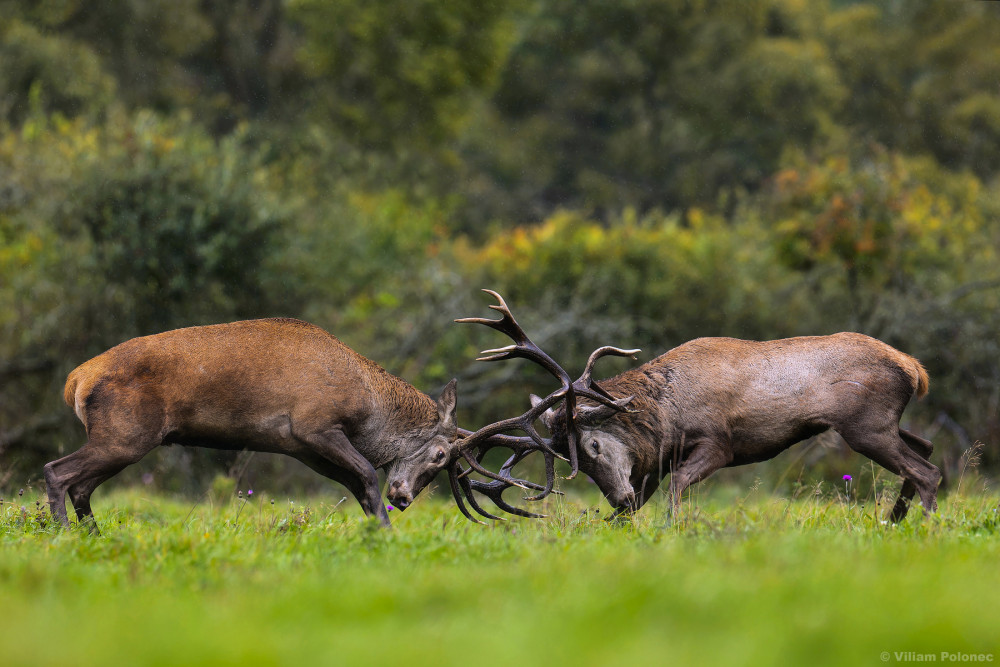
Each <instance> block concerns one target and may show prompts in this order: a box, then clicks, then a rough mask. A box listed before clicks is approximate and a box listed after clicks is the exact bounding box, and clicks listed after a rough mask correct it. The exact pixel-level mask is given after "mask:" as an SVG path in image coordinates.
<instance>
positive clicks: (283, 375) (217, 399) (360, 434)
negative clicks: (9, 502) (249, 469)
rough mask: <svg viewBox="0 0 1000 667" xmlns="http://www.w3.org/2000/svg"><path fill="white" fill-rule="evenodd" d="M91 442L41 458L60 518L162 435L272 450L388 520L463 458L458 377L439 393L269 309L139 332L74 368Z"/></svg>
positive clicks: (70, 385)
mask: <svg viewBox="0 0 1000 667" xmlns="http://www.w3.org/2000/svg"><path fill="white" fill-rule="evenodd" d="M65 399H66V403H67V404H68V405H69V406H70V407H71V408H73V410H74V411H75V412H76V415H77V417H79V419H80V421H81V422H83V426H84V428H85V429H86V431H87V442H86V444H85V445H84V446H83V447H82V448H80V449H79V450H77V451H76V452H73V453H72V454H70V455H69V456H65V457H63V458H61V459H58V460H56V461H52V462H51V463H48V464H46V466H45V482H46V485H47V487H48V499H49V506H50V508H51V511H52V515H53V516H54V517H57V518H58V519H59V520H60V521H61V522H62V523H63V524H64V525H67V526H68V525H69V518H68V517H67V515H66V500H65V499H66V493H67V492H68V493H69V497H70V500H71V501H72V503H73V507H74V509H75V510H76V514H77V517H78V518H79V520H80V521H81V522H82V521H84V520H88V519H89V520H90V522H91V526H92V527H94V528H95V529H96V527H95V526H94V524H93V512H92V510H91V508H90V496H91V494H92V493H93V492H94V489H96V488H97V487H98V485H100V484H102V483H103V482H105V481H107V480H108V479H110V478H111V477H113V476H114V475H116V474H117V473H119V472H121V470H123V469H124V468H125V467H126V466H128V465H130V464H132V463H135V462H136V461H138V460H139V459H141V458H142V457H143V456H145V455H146V454H147V453H149V452H150V451H151V450H152V449H154V448H155V447H157V446H160V445H171V444H180V445H199V446H204V447H210V448H215V449H231V450H243V449H247V450H251V451H259V452H276V453H282V454H287V455H289V456H293V457H295V458H296V459H298V460H300V461H302V462H303V463H305V464H306V465H308V466H309V467H310V468H312V469H313V470H315V471H316V472H318V473H320V474H321V475H324V476H326V477H329V478H330V479H333V480H335V481H337V482H340V483H341V484H343V485H344V486H346V487H347V488H348V489H349V490H350V491H351V493H352V494H353V495H354V497H355V498H357V500H358V502H359V503H360V504H361V507H362V509H363V510H364V512H365V514H366V515H368V516H374V517H378V519H379V520H380V521H381V523H382V524H383V525H386V526H388V525H389V516H388V514H387V513H386V509H385V507H384V506H383V504H382V501H381V499H380V495H379V489H378V477H377V475H376V472H375V470H376V468H387V485H388V493H387V495H388V498H389V500H390V502H392V503H393V504H394V505H395V506H397V507H399V508H400V509H404V508H406V506H407V505H409V504H410V502H412V500H413V497H414V496H415V495H416V494H417V493H419V492H420V490H421V489H422V488H423V487H424V486H426V485H427V484H428V483H429V482H430V481H431V480H432V479H433V478H434V476H435V475H436V474H437V472H439V471H440V470H442V469H444V468H445V467H446V466H448V465H449V464H450V463H451V462H452V461H453V460H454V458H455V457H456V456H457V454H456V453H455V450H456V448H457V446H456V439H457V437H458V430H457V427H456V424H455V404H456V392H455V381H454V380H452V381H451V382H450V383H449V384H448V386H446V387H445V389H444V391H443V392H442V394H441V397H440V398H439V399H438V400H437V402H435V401H434V400H432V399H431V398H430V397H429V396H427V395H425V394H423V393H421V392H420V391H417V390H416V389H414V388H413V387H412V386H411V385H409V384H407V383H406V382H404V381H403V380H401V379H399V378H397V377H394V376H392V375H390V374H389V373H387V372H386V371H385V370H383V369H382V368H381V367H380V366H378V365H377V364H375V363H374V362H372V361H370V360H368V359H366V358H365V357H362V356H361V355H359V354H357V353H356V352H354V351H353V350H351V349H350V348H348V347H347V346H346V345H344V344H343V343H341V342H340V341H339V340H338V339H337V338H335V337H334V336H332V335H331V334H329V333H327V332H326V331H324V330H323V329H321V328H319V327H317V326H314V325H312V324H308V323H306V322H302V321H299V320H293V319H263V320H251V321H245V322H233V323H231V324H216V325H212V326H200V327H191V328H187V329H177V330H174V331H167V332H165V333H161V334H156V335H152V336H144V337H141V338H133V339H132V340H129V341H126V342H124V343H122V344H120V345H118V346H116V347H113V348H111V349H110V350H108V351H107V352H104V353H103V354H101V355H98V356H97V357H94V358H93V359H91V360H90V361H88V362H86V363H84V364H82V365H81V366H79V367H77V368H76V369H75V370H74V371H73V372H71V373H70V374H69V378H68V379H67V380H66V389H65Z"/></svg>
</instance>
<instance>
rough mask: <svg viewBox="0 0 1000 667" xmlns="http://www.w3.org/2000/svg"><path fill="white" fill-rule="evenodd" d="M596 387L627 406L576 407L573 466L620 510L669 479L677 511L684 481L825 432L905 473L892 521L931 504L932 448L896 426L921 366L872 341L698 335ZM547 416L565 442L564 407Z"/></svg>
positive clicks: (921, 376) (920, 386) (919, 381)
mask: <svg viewBox="0 0 1000 667" xmlns="http://www.w3.org/2000/svg"><path fill="white" fill-rule="evenodd" d="M600 385H601V386H602V387H603V388H604V389H605V390H606V391H607V392H608V393H609V394H611V396H613V397H615V398H616V399H618V400H617V402H618V403H619V405H621V406H625V405H627V406H628V408H630V409H631V410H633V411H634V412H628V413H624V412H621V411H616V410H613V409H610V408H608V407H606V406H594V405H592V404H591V405H586V404H583V403H581V405H580V407H579V410H578V415H577V420H576V421H577V424H578V428H579V432H580V448H581V451H582V454H581V455H580V469H581V470H583V471H584V472H585V473H587V474H589V475H590V476H591V477H592V478H593V479H594V481H595V482H597V484H598V485H599V486H600V488H601V490H602V492H603V493H604V494H605V496H606V497H607V498H608V500H609V501H610V502H611V504H612V505H613V506H614V507H615V508H616V509H617V510H618V511H619V513H621V512H628V511H633V510H636V509H638V508H640V507H642V506H643V504H645V502H646V501H647V500H648V499H649V498H650V497H651V496H652V494H653V493H654V492H655V491H656V489H657V487H658V486H659V484H660V481H661V479H663V477H664V476H666V475H667V474H670V475H671V479H670V498H671V507H672V508H673V509H676V507H677V505H678V503H679V502H680V496H681V493H682V492H683V491H684V490H685V489H686V488H687V487H688V486H689V485H691V484H693V483H695V482H698V481H701V480H703V479H705V478H706V477H708V476H709V475H711V474H712V473H713V472H715V471H716V470H718V469H720V468H723V467H729V466H738V465H744V464H747V463H753V462H756V461H764V460H767V459H770V458H772V457H774V456H776V455H777V454H779V453H780V452H782V451H784V450H786V449H787V448H789V447H790V446H792V445H793V444H795V443H797V442H800V441H802V440H805V439H806V438H809V437H810V436H813V435H817V434H819V433H821V432H823V431H826V430H827V429H833V430H834V431H836V432H837V433H839V434H840V435H841V436H842V437H843V438H844V440H845V441H846V442H847V444H848V445H849V446H850V447H851V448H852V449H854V450H855V451H857V452H860V453H862V454H864V455H865V456H867V457H868V458H870V459H871V460H873V461H875V462H876V463H878V464H879V465H881V466H882V467H884V468H886V469H887V470H889V471H890V472H892V473H894V474H898V475H900V476H902V477H903V487H902V490H901V492H900V497H899V500H898V501H897V502H896V505H895V506H894V508H893V511H892V515H891V518H892V520H893V521H899V520H901V519H902V518H903V517H904V516H905V515H906V512H907V509H908V505H909V501H910V500H911V499H912V498H913V495H914V493H915V492H917V493H919V494H920V499H921V502H922V504H923V506H924V508H925V510H927V511H935V510H936V508H937V501H936V493H937V486H938V484H939V482H940V480H941V473H940V471H939V470H938V469H937V467H935V466H934V465H932V464H931V463H929V462H928V460H927V459H928V458H929V457H930V454H931V451H932V449H933V447H932V445H931V443H930V442H928V441H927V440H924V439H923V438H920V437H918V436H916V435H914V434H912V433H910V432H908V431H905V430H903V429H902V428H900V427H899V420H900V417H901V416H902V414H903V410H904V409H905V408H906V405H907V403H908V402H909V400H910V399H911V397H913V396H914V395H916V396H917V397H922V396H923V395H924V394H926V393H927V387H928V378H927V373H926V371H925V370H924V368H923V366H921V364H920V362H919V361H917V360H916V359H914V358H913V357H911V356H909V355H906V354H904V353H902V352H900V351H899V350H896V349H895V348H893V347H891V346H889V345H887V344H885V343H883V342H881V341H879V340H876V339H874V338H870V337H868V336H865V335H862V334H857V333H839V334H834V335H831V336H810V337H799V338H787V339H783V340H773V341H765V342H754V341H745V340H737V339H734V338H699V339H696V340H693V341H690V342H688V343H685V344H683V345H681V346H679V347H677V348H674V349H673V350H671V351H669V352H667V353H666V354H664V355H662V356H660V357H658V358H656V359H653V360H652V361H650V362H648V363H646V364H644V365H642V366H640V367H638V368H635V369H632V370H629V371H626V372H624V373H622V374H621V375H618V376H617V377H614V378H611V379H608V380H602V381H600ZM543 421H545V423H546V425H547V426H548V427H549V428H550V429H551V430H552V431H553V440H554V441H555V442H556V443H559V444H557V448H559V447H560V446H562V447H565V443H566V442H567V438H566V429H565V410H564V409H560V410H559V411H556V412H554V411H549V412H548V413H546V414H545V415H544V416H543Z"/></svg>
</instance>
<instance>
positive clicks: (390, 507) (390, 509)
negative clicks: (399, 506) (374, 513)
mask: <svg viewBox="0 0 1000 667" xmlns="http://www.w3.org/2000/svg"><path fill="white" fill-rule="evenodd" d="M385 509H386V510H387V511H389V512H391V511H393V510H394V509H396V508H395V507H393V506H392V505H386V506H385Z"/></svg>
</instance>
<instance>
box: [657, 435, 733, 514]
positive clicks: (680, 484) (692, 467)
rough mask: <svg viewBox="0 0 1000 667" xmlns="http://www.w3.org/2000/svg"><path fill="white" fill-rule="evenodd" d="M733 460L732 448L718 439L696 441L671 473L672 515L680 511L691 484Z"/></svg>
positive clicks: (670, 495)
mask: <svg viewBox="0 0 1000 667" xmlns="http://www.w3.org/2000/svg"><path fill="white" fill-rule="evenodd" d="M731 460H732V454H731V448H729V447H726V446H724V445H722V444H720V443H719V442H717V441H716V440H700V441H698V442H696V444H695V445H694V447H693V448H692V449H691V450H690V451H689V453H688V455H687V456H686V457H685V458H684V461H683V462H681V465H680V467H678V468H677V469H676V470H674V471H673V473H671V475H670V491H669V498H670V515H671V516H672V517H676V516H677V515H678V513H679V512H680V509H681V496H682V495H683V493H684V491H685V490H686V489H687V488H688V487H689V486H691V485H692V484H695V483H697V482H700V481H701V480H703V479H705V478H706V477H708V476H709V475H711V474H712V473H713V472H715V471H716V470H718V469H719V468H724V467H725V466H726V465H727V464H728V463H729V462H730V461H731Z"/></svg>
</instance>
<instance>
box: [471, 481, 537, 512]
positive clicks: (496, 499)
mask: <svg viewBox="0 0 1000 667" xmlns="http://www.w3.org/2000/svg"><path fill="white" fill-rule="evenodd" d="M465 481H466V482H467V483H468V484H469V490H470V491H478V492H479V493H481V494H483V495H484V496H486V497H487V498H489V499H490V500H492V501H493V504H494V505H496V506H497V507H499V508H500V509H502V510H503V511H504V512H507V513H508V514H515V515H517V516H523V517H526V518H528V519H544V518H545V516H546V515H545V514H535V513H534V512H529V511H528V510H523V509H521V508H520V507H516V506H514V505H511V504H510V503H508V502H507V501H506V500H504V499H503V495H502V494H503V492H504V491H506V490H507V489H509V488H510V485H509V484H504V483H503V482H501V481H494V482H489V483H487V482H480V481H478V480H474V479H465ZM469 502H470V504H471V502H472V501H471V500H470V501H469Z"/></svg>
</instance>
